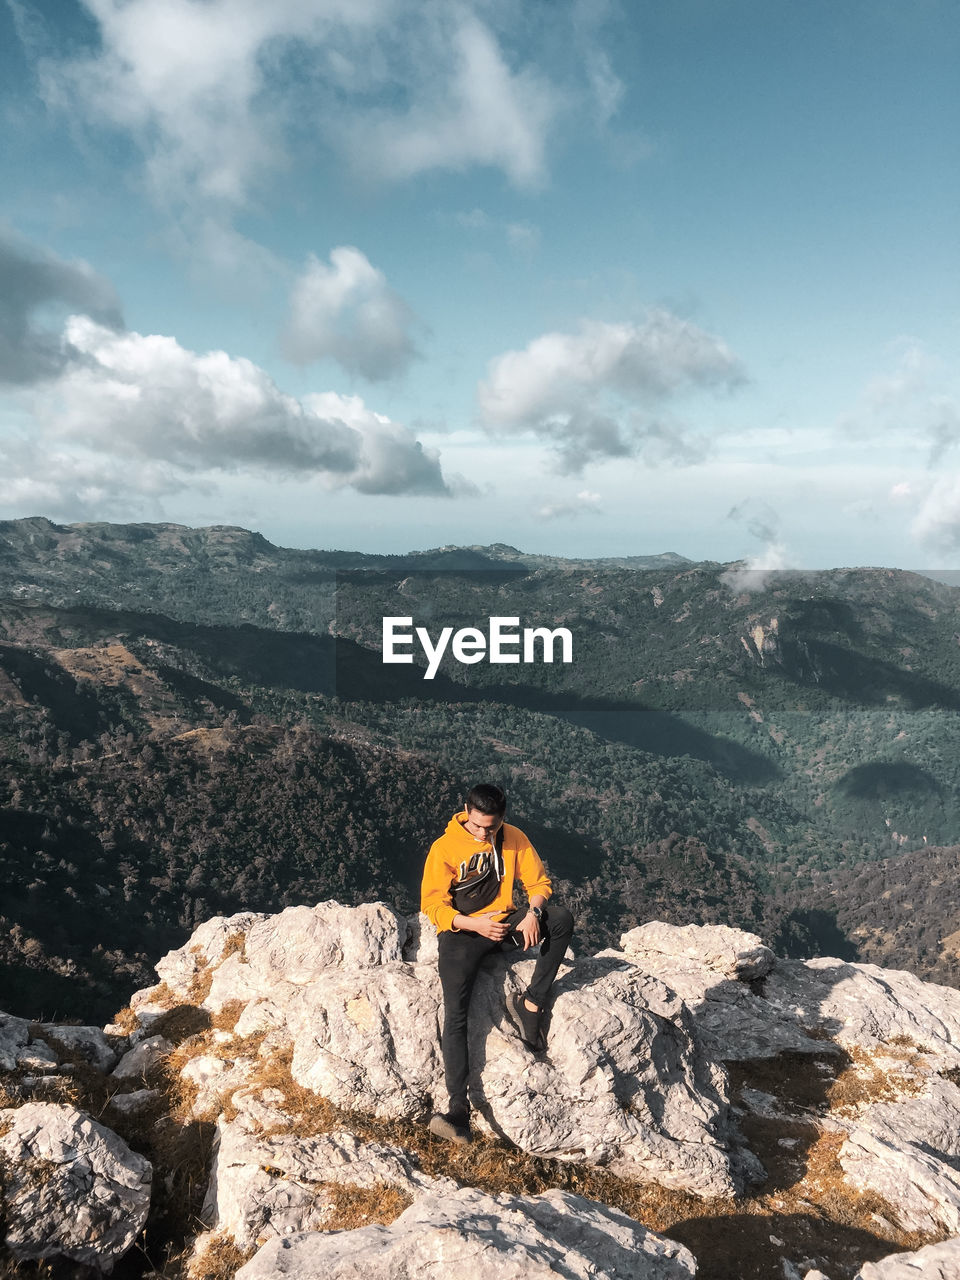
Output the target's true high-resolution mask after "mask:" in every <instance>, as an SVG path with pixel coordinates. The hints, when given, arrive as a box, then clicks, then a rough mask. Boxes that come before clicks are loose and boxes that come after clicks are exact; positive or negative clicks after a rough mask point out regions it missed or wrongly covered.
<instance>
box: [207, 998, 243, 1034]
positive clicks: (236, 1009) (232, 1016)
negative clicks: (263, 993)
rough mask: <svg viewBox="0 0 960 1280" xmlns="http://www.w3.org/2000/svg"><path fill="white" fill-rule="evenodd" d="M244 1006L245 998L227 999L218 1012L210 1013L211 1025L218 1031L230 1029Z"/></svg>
mask: <svg viewBox="0 0 960 1280" xmlns="http://www.w3.org/2000/svg"><path fill="white" fill-rule="evenodd" d="M246 1007H247V1002H246V1001H245V1000H228V1001H227V1003H226V1004H225V1005H224V1006H223V1008H222V1009H221V1010H220V1012H219V1013H214V1014H211V1016H210V1022H211V1025H212V1026H214V1027H215V1028H216V1029H217V1030H218V1031H232V1030H233V1029H234V1027H235V1026H236V1025H237V1023H238V1022H239V1021H240V1015H241V1013H243V1011H244V1009H245V1008H246Z"/></svg>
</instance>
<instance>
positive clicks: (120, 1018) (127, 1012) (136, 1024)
mask: <svg viewBox="0 0 960 1280" xmlns="http://www.w3.org/2000/svg"><path fill="white" fill-rule="evenodd" d="M168 990H169V988H168ZM113 1022H114V1025H115V1026H117V1027H119V1028H120V1030H121V1031H122V1032H123V1033H124V1034H125V1035H130V1034H131V1032H133V1031H137V1030H139V1028H140V1019H139V1018H138V1017H137V1015H136V1014H135V1013H134V1011H133V1010H132V1009H131V1008H130V1006H129V1005H128V1004H125V1005H124V1006H123V1008H122V1009H121V1010H120V1011H119V1013H117V1014H115V1015H114V1019H113Z"/></svg>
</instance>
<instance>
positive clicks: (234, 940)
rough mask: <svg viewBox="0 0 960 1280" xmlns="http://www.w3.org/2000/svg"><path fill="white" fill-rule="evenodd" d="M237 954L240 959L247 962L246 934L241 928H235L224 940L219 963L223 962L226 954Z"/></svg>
mask: <svg viewBox="0 0 960 1280" xmlns="http://www.w3.org/2000/svg"><path fill="white" fill-rule="evenodd" d="M237 954H239V956H240V959H241V961H242V962H243V963H244V964H246V962H247V935H246V932H245V930H243V929H235V930H234V931H233V933H231V934H230V935H229V936H228V938H227V940H226V942H224V944H223V954H222V955H221V956H220V963H221V964H223V962H224V960H226V958H227V956H232V955H237Z"/></svg>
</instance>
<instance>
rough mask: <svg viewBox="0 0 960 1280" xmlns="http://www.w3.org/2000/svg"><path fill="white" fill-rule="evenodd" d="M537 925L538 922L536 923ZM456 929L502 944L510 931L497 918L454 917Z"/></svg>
mask: <svg viewBox="0 0 960 1280" xmlns="http://www.w3.org/2000/svg"><path fill="white" fill-rule="evenodd" d="M534 923H536V922H534ZM453 924H454V928H456V929H462V930H463V931H464V932H466V933H479V934H480V936H481V938H489V939H490V941H491V942H502V941H503V940H504V938H505V937H506V936H507V934H508V933H509V932H510V930H509V929H508V928H507V926H506V925H505V924H504V923H503V921H502V920H498V919H497V918H496V917H495V916H460V915H458V916H454V920H453Z"/></svg>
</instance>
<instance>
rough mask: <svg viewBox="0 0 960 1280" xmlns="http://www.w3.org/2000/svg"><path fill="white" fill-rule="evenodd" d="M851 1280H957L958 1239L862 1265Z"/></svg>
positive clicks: (959, 1276) (959, 1275) (959, 1277)
mask: <svg viewBox="0 0 960 1280" xmlns="http://www.w3.org/2000/svg"><path fill="white" fill-rule="evenodd" d="M806 1280H809V1277H807V1278H806ZM853 1280H960V1238H957V1237H954V1238H953V1239H952V1240H943V1241H942V1242H941V1243H940V1244H928V1245H927V1246H926V1247H925V1248H923V1249H916V1250H914V1252H913V1253H891V1254H889V1255H888V1256H887V1257H886V1258H881V1259H880V1261H879V1262H865V1263H864V1265H863V1266H862V1267H861V1268H860V1270H859V1271H858V1272H857V1274H856V1275H855V1276H854V1278H853Z"/></svg>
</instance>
